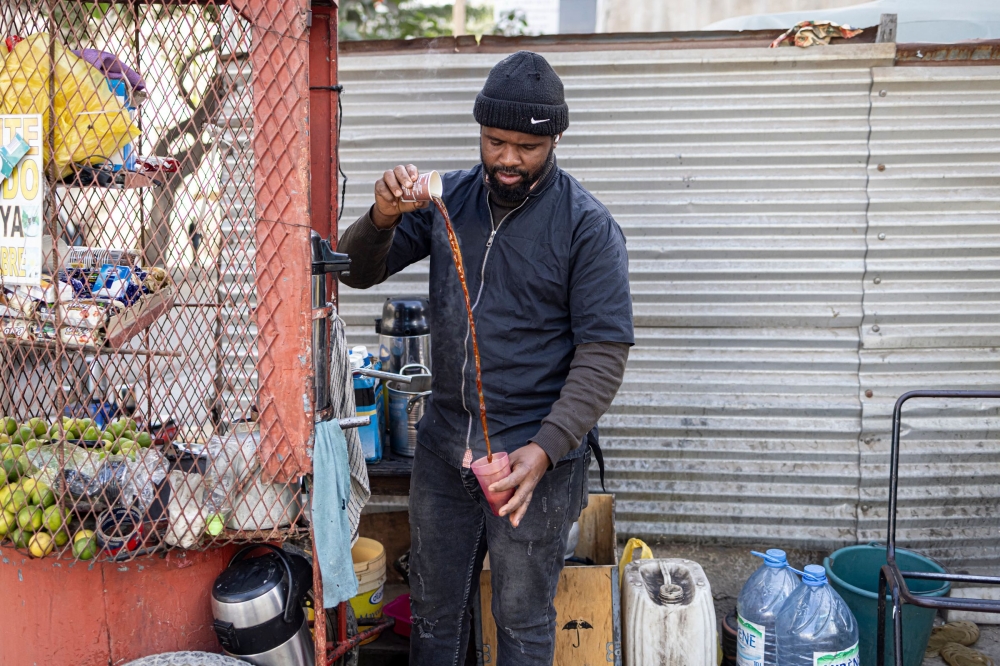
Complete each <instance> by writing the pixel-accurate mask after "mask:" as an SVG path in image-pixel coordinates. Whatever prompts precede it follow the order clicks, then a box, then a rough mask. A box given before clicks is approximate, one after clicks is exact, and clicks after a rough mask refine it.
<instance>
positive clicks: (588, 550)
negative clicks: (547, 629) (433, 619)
mask: <svg viewBox="0 0 1000 666" xmlns="http://www.w3.org/2000/svg"><path fill="white" fill-rule="evenodd" d="M575 555H576V556H577V557H581V558H590V559H591V560H593V561H594V563H595V564H594V565H593V566H581V565H573V564H569V563H568V564H567V566H566V567H565V568H564V569H563V571H562V574H561V575H560V576H559V588H558V590H557V592H556V598H555V607H556V655H555V660H554V661H553V662H552V663H553V665H554V666H597V665H598V664H601V665H605V664H614V666H621V663H622V650H621V644H622V636H621V607H620V605H619V599H620V595H619V589H618V584H619V582H618V535H617V534H616V533H615V499H614V496H613V495H606V494H596V493H595V494H591V495H590V501H589V504H588V505H587V508H585V509H584V510H583V512H582V513H581V514H580V543H579V545H578V546H577V547H576V552H575ZM492 593H493V589H492V587H491V585H490V572H489V570H488V569H486V570H484V571H483V573H482V576H481V577H480V579H479V597H480V608H479V614H478V615H479V621H480V631H481V636H482V662H481V663H482V664H483V665H484V666H490V665H496V663H497V662H496V659H497V657H496V654H497V628H496V624H495V623H494V621H493V612H492V611H491V610H490V603H491V602H492V599H493V594H492ZM501 666H508V665H506V664H502V665H501Z"/></svg>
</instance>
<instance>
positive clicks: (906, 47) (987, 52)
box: [896, 39, 1000, 67]
mask: <svg viewBox="0 0 1000 666" xmlns="http://www.w3.org/2000/svg"><path fill="white" fill-rule="evenodd" d="M998 61H1000V39H982V40H975V41H971V42H959V43H957V44H897V45H896V64H897V65H902V66H912V65H920V66H927V65H948V66H951V67H955V66H961V65H996V64H997V62H998Z"/></svg>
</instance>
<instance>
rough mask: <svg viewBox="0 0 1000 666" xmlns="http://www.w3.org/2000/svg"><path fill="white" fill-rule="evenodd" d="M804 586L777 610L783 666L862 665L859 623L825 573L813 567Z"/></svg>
mask: <svg viewBox="0 0 1000 666" xmlns="http://www.w3.org/2000/svg"><path fill="white" fill-rule="evenodd" d="M802 583H803V584H802V585H801V586H800V587H799V588H798V589H797V590H795V591H794V592H792V594H791V596H790V597H788V600H787V601H785V605H784V606H782V607H781V610H780V611H778V619H777V621H776V623H775V634H776V635H777V639H778V663H779V664H781V666H860V664H861V658H860V656H859V654H858V623H857V622H856V621H855V619H854V614H853V613H851V609H850V608H848V607H847V604H846V603H845V602H844V600H843V599H842V598H841V597H840V595H839V594H837V591H836V590H834V589H833V588H832V587H830V584H829V583H828V582H827V580H826V570H824V569H823V567H821V566H819V565H818V564H810V565H808V566H807V567H806V568H805V571H804V572H803V573H802Z"/></svg>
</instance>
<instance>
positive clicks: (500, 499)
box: [472, 451, 514, 516]
mask: <svg viewBox="0 0 1000 666" xmlns="http://www.w3.org/2000/svg"><path fill="white" fill-rule="evenodd" d="M472 473H473V474H475V475H476V480H478V481H479V487H480V488H482V489H483V494H484V495H486V501H487V502H489V503H490V508H491V509H493V515H494V516H499V515H500V509H501V508H502V507H503V505H504V504H506V503H507V502H509V501H510V498H511V497H513V496H514V489H513V488H511V489H510V490H504V491H502V492H499V493H491V492H490V485H492V484H494V483H496V482H497V481H500V480H501V479H506V478H507V477H508V476H510V458H508V457H507V454H506V453H505V452H503V451H501V452H499V453H494V454H493V462H487V460H486V458H485V456H484V457H482V458H480V459H479V460H476V461H475V462H473V463H472Z"/></svg>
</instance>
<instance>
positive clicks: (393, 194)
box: [372, 164, 427, 229]
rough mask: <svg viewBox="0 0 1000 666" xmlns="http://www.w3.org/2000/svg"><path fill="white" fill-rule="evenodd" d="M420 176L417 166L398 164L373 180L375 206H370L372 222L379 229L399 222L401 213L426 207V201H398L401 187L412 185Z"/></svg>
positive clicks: (401, 190) (389, 227)
mask: <svg viewBox="0 0 1000 666" xmlns="http://www.w3.org/2000/svg"><path fill="white" fill-rule="evenodd" d="M419 176H420V172H419V171H417V167H415V166H413V165H412V164H407V165H406V166H403V165H402V164H400V165H399V166H398V167H396V168H395V169H391V170H389V171H386V172H385V173H384V174H382V177H381V178H379V179H378V180H377V181H375V207H374V208H372V222H373V223H374V224H375V226H376V227H378V228H379V229H391V228H393V227H394V226H396V224H398V223H399V219H400V218H401V217H402V216H403V213H409V212H411V211H414V210H418V209H420V208H426V207H427V202H426V201H421V202H418V203H410V202H405V201H400V197H402V196H403V188H404V187H405V188H410V187H413V183H414V182H416V180H417V178H418V177H419Z"/></svg>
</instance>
